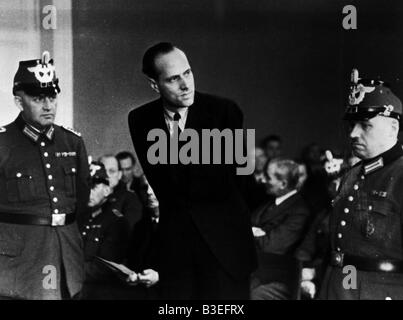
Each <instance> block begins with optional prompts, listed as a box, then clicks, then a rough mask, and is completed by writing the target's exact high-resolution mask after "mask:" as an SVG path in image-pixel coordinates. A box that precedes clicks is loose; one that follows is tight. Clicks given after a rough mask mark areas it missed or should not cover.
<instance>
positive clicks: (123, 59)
mask: <svg viewBox="0 0 403 320" xmlns="http://www.w3.org/2000/svg"><path fill="white" fill-rule="evenodd" d="M348 4H353V5H355V6H356V8H357V14H358V29H357V30H344V29H343V28H342V20H343V17H344V15H343V14H342V9H343V7H344V6H345V5H348ZM73 6H74V7H73V35H74V42H73V46H74V108H75V109H74V123H75V128H76V129H77V130H79V131H81V132H82V133H83V136H84V138H85V140H86V144H87V148H88V151H89V153H90V154H91V155H93V156H95V157H97V156H99V155H100V154H102V153H103V152H117V151H120V150H123V149H129V150H132V148H133V147H132V144H131V140H130V136H129V131H128V127H127V114H128V112H129V111H130V110H131V109H132V108H135V107H136V106H139V105H141V104H142V103H145V102H147V101H149V100H151V99H154V98H156V97H157V96H156V95H155V94H153V92H152V91H151V89H150V88H149V87H148V84H147V82H146V79H145V78H144V76H143V75H142V74H141V72H140V67H141V58H142V55H143V52H144V51H145V50H146V48H147V47H148V46H150V45H152V44H154V43H156V42H158V41H166V40H169V41H172V42H174V43H176V44H177V45H178V46H179V47H182V48H183V49H184V50H185V52H186V53H187V55H188V57H189V59H190V62H191V65H192V68H193V70H194V74H195V80H196V86H197V89H198V90H200V91H207V92H210V93H215V94H218V95H223V96H227V97H230V98H232V99H234V100H235V101H236V102H238V103H239V104H240V106H241V108H242V110H243V111H244V114H245V126H246V127H247V128H255V129H256V136H257V138H258V139H260V138H261V137H263V136H264V135H266V134H269V133H277V134H279V135H280V136H282V137H283V139H284V147H285V151H286V154H288V155H290V156H296V155H297V154H298V153H299V151H300V149H301V148H302V147H303V146H304V145H306V144H308V143H310V142H317V143H319V144H320V145H322V146H323V147H330V148H336V149H338V150H340V151H342V150H343V149H344V148H345V146H346V144H345V142H344V131H343V124H342V121H341V120H340V119H341V116H342V113H343V111H344V103H345V101H346V94H347V88H348V80H349V78H350V72H351V68H352V67H358V69H359V70H360V72H361V74H362V75H364V76H378V75H379V76H382V77H383V78H385V79H387V80H388V81H389V82H391V84H392V88H394V89H395V90H394V91H395V92H396V93H397V94H398V95H400V97H403V88H402V83H401V82H399V81H396V79H398V78H401V77H402V74H403V66H402V63H401V60H402V57H403V44H402V40H401V39H403V37H402V36H403V30H402V29H403V28H402V26H401V21H403V20H402V18H403V14H402V10H401V7H402V8H403V4H401V5H400V6H399V5H398V2H397V1H396V2H394V1H369V0H366V1H321V0H304V1H302V0H298V1H296V0H294V1H290V0H282V1H273V0H265V1H263V0H247V1H240V0H237V1H234V0H231V1H230V0H205V1H189V0H171V1H167V0H164V1H162V0H160V1H157V0H147V1H133V0H113V1H112V0H103V1H99V0H97V1H95V0H92V1H90V0H80V1H74V2H73Z"/></svg>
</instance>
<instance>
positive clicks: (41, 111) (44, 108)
mask: <svg viewBox="0 0 403 320" xmlns="http://www.w3.org/2000/svg"><path fill="white" fill-rule="evenodd" d="M15 101H16V104H17V106H18V107H19V108H20V109H21V110H22V114H23V117H24V119H25V121H27V122H28V123H30V124H32V125H33V126H35V127H38V128H39V129H41V128H44V127H47V126H50V125H52V124H53V123H54V122H55V117H56V111H57V95H56V94H55V95H52V96H49V95H46V96H45V95H40V96H35V97H34V96H30V95H27V94H26V93H25V92H22V91H20V92H19V93H18V96H16V97H15Z"/></svg>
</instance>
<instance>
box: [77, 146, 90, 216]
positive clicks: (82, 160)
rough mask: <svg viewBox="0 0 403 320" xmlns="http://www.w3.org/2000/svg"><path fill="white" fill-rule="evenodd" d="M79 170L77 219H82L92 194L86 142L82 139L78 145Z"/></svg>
mask: <svg viewBox="0 0 403 320" xmlns="http://www.w3.org/2000/svg"><path fill="white" fill-rule="evenodd" d="M77 157H78V168H77V169H78V170H77V181H76V190H77V193H76V197H77V217H80V216H81V214H82V213H83V212H84V210H85V209H86V208H87V204H88V199H89V194H90V184H89V181H90V171H89V165H88V156H87V151H86V149H85V145H84V141H83V140H82V139H81V138H80V140H79V144H78V152H77Z"/></svg>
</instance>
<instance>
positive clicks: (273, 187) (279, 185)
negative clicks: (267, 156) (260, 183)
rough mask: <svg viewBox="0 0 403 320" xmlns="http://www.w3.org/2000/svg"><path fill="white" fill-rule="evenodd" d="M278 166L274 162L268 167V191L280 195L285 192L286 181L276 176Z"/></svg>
mask: <svg viewBox="0 0 403 320" xmlns="http://www.w3.org/2000/svg"><path fill="white" fill-rule="evenodd" d="M276 172H277V166H276V165H275V164H273V163H271V164H269V165H268V167H267V180H266V191H267V193H268V194H271V195H273V196H276V197H279V196H282V195H283V194H285V187H286V183H285V182H284V181H282V180H280V179H279V178H277V176H276Z"/></svg>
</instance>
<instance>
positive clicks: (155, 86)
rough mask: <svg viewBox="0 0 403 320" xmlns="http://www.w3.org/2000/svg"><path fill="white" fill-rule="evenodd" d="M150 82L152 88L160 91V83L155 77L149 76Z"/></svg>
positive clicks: (157, 91)
mask: <svg viewBox="0 0 403 320" xmlns="http://www.w3.org/2000/svg"><path fill="white" fill-rule="evenodd" d="M148 83H149V84H150V87H151V89H153V90H154V91H155V92H156V93H158V94H159V93H160V89H159V87H158V84H157V82H156V81H155V80H154V79H153V78H148Z"/></svg>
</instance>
